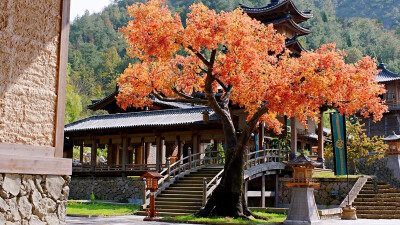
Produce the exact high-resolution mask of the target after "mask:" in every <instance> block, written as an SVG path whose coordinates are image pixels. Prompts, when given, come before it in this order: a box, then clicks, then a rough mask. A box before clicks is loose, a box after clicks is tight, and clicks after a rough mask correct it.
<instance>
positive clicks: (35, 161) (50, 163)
mask: <svg viewBox="0 0 400 225" xmlns="http://www.w3.org/2000/svg"><path fill="white" fill-rule="evenodd" d="M0 159H1V160H0V173H16V174H46V175H71V174H72V159H64V158H54V157H51V158H47V157H37V156H31V155H25V156H17V157H16V156H13V155H3V154H0Z"/></svg>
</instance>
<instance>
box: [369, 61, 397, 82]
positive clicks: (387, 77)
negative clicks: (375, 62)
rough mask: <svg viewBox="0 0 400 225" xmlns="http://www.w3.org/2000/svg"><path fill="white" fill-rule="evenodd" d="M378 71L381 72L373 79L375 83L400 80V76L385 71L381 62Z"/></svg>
mask: <svg viewBox="0 0 400 225" xmlns="http://www.w3.org/2000/svg"><path fill="white" fill-rule="evenodd" d="M378 70H381V72H379V74H378V76H377V77H376V79H375V81H377V82H388V81H394V80H400V74H396V73H393V72H392V71H390V70H388V69H386V67H385V64H384V63H382V62H381V63H380V64H379V66H378Z"/></svg>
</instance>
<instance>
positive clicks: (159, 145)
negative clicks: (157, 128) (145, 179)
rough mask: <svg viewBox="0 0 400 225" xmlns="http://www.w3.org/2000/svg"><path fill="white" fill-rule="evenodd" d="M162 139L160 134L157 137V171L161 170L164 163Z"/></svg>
mask: <svg viewBox="0 0 400 225" xmlns="http://www.w3.org/2000/svg"><path fill="white" fill-rule="evenodd" d="M161 157H162V138H161V135H160V134H157V135H156V169H157V170H161V163H162V158H161Z"/></svg>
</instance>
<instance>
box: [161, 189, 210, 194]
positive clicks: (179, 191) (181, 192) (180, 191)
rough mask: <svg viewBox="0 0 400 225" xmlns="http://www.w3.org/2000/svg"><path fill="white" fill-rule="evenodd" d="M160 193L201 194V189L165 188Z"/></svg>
mask: <svg viewBox="0 0 400 225" xmlns="http://www.w3.org/2000/svg"><path fill="white" fill-rule="evenodd" d="M162 194H177V195H180V194H184V195H203V190H198V191H187V190H182V189H167V190H165V191H163V192H162ZM158 196H160V195H158Z"/></svg>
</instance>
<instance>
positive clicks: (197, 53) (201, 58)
mask: <svg viewBox="0 0 400 225" xmlns="http://www.w3.org/2000/svg"><path fill="white" fill-rule="evenodd" d="M187 48H188V49H189V50H190V51H192V52H193V53H194V54H195V55H196V56H197V57H198V58H199V59H200V60H201V61H202V62H203V63H204V65H206V66H207V67H210V64H211V63H210V62H209V61H207V59H206V58H204V56H203V55H202V54H201V53H200V52H198V51H197V50H196V49H194V48H193V47H192V46H188V47H187Z"/></svg>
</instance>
